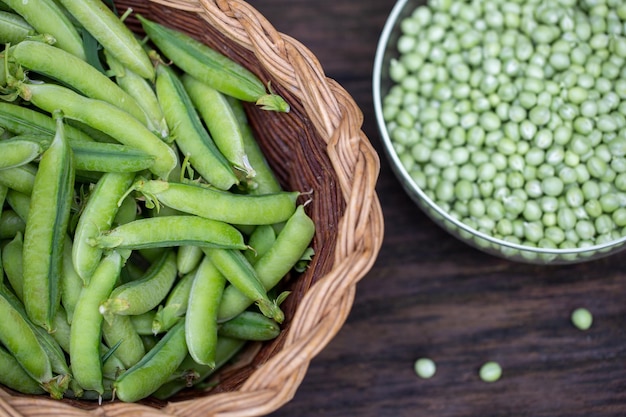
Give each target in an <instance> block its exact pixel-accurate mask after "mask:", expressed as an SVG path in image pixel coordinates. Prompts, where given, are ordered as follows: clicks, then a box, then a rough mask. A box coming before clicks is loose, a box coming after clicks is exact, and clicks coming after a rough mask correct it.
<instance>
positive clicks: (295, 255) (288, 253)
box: [218, 205, 315, 322]
mask: <svg viewBox="0 0 626 417" xmlns="http://www.w3.org/2000/svg"><path fill="white" fill-rule="evenodd" d="M314 233H315V223H314V222H313V221H312V220H311V218H310V217H309V216H308V215H307V214H306V212H305V211H304V206H302V205H300V206H298V208H297V209H296V212H295V213H294V214H293V216H291V218H290V219H289V220H287V222H286V223H285V226H284V228H283V229H282V230H281V232H280V233H279V234H278V236H277V237H276V242H275V243H274V245H273V246H272V247H271V248H270V249H269V250H268V251H267V253H266V254H265V255H263V256H261V257H260V258H259V259H258V260H257V261H256V263H255V264H254V270H255V271H256V275H257V277H258V279H259V281H260V282H261V283H262V284H263V287H264V288H265V289H266V290H267V291H269V290H270V289H272V288H274V287H275V286H276V285H277V284H278V283H279V282H280V280H281V279H282V278H283V277H284V276H285V275H287V273H288V272H289V271H290V270H291V269H292V268H293V267H294V265H295V264H296V263H297V262H298V261H299V260H300V258H301V257H302V254H303V253H304V252H305V251H306V250H307V248H308V247H309V244H310V242H311V240H312V239H313V235H314ZM253 302H254V301H253V300H252V299H251V298H250V297H248V296H246V295H244V293H242V292H241V291H239V290H238V289H237V288H236V287H235V286H229V287H227V288H226V289H225V290H224V295H223V296H222V304H221V305H220V312H219V315H218V321H220V322H223V321H226V320H229V319H231V318H233V317H235V316H237V315H238V314H240V313H241V312H243V311H244V310H246V309H247V308H248V306H250V305H251V304H252V303H253Z"/></svg>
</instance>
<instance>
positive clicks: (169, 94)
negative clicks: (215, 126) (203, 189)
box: [156, 65, 238, 190]
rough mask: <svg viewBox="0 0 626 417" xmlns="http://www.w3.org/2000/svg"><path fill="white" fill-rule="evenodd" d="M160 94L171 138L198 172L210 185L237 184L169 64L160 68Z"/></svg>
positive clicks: (157, 88) (229, 167)
mask: <svg viewBox="0 0 626 417" xmlns="http://www.w3.org/2000/svg"><path fill="white" fill-rule="evenodd" d="M156 92H157V97H158V99H159V102H160V103H161V107H162V108H163V112H164V114H165V119H166V121H167V124H168V126H170V128H171V131H170V135H171V138H172V139H173V140H174V141H175V143H176V145H177V146H178V148H179V149H180V151H181V152H182V153H183V154H184V155H185V156H186V157H187V158H189V162H190V163H191V165H192V166H193V168H194V170H196V171H197V172H198V174H199V175H200V176H201V177H202V178H204V179H205V180H206V181H207V182H208V183H210V184H212V185H213V186H215V187H217V188H220V189H222V190H228V189H229V188H231V187H232V186H233V185H234V184H237V183H238V179H237V176H236V175H235V173H234V171H233V170H232V168H231V166H230V164H229V162H228V160H227V159H226V158H225V157H224V155H222V154H221V153H220V152H219V150H218V149H217V147H216V146H215V143H214V142H213V139H212V138H211V136H210V135H209V133H208V132H207V130H206V128H205V127H204V126H203V125H202V121H201V120H200V117H199V116H198V114H197V112H196V110H195V109H194V107H193V104H192V103H191V99H190V98H189V95H188V94H187V92H186V91H185V88H184V87H183V85H182V82H181V81H180V79H179V78H178V76H177V75H176V74H175V73H174V71H173V70H172V69H171V68H169V67H167V66H165V65H159V66H158V67H157V79H156Z"/></svg>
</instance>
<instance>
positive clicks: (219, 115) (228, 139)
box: [181, 74, 255, 178]
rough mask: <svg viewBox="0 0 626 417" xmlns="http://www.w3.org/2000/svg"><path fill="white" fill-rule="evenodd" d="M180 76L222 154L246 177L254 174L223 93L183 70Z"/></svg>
mask: <svg viewBox="0 0 626 417" xmlns="http://www.w3.org/2000/svg"><path fill="white" fill-rule="evenodd" d="M181 80H182V82H183V86H184V87H185V90H186V91H187V94H189V98H191V101H192V103H193V104H194V106H195V107H196V109H197V110H198V113H199V114H200V117H201V118H202V120H203V121H204V123H205V125H206V127H207V129H208V130H209V133H210V135H211V137H212V138H213V141H214V142H215V145H216V146H217V148H218V149H219V150H220V152H221V153H222V155H224V156H225V157H226V159H228V161H229V162H230V163H231V165H233V166H234V167H235V168H236V169H238V170H240V171H241V172H243V173H244V174H245V176H246V177H247V178H251V177H254V175H255V172H254V168H252V166H251V165H250V162H249V160H248V155H247V154H246V151H245V147H244V143H243V136H242V133H241V129H240V126H239V121H238V120H237V117H236V116H235V114H234V112H233V109H232V107H231V106H230V104H229V103H228V100H227V98H226V96H225V95H224V94H222V93H220V92H219V91H217V90H215V89H214V88H211V87H210V86H208V85H207V84H205V83H203V82H200V81H198V80H197V79H196V78H194V77H192V76H190V75H189V74H183V75H182V76H181Z"/></svg>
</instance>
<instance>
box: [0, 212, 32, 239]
mask: <svg viewBox="0 0 626 417" xmlns="http://www.w3.org/2000/svg"><path fill="white" fill-rule="evenodd" d="M25 230H26V223H25V222H24V220H22V218H21V217H20V216H18V215H17V213H15V212H14V211H13V210H3V211H2V214H0V239H13V238H14V237H15V236H17V234H18V233H22V234H24V231H25Z"/></svg>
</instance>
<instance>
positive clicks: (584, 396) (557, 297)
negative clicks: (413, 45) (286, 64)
mask: <svg viewBox="0 0 626 417" xmlns="http://www.w3.org/2000/svg"><path fill="white" fill-rule="evenodd" d="M251 4H253V5H254V6H255V7H256V8H257V9H258V10H259V11H260V12H261V13H263V14H264V16H266V17H267V18H268V19H269V20H270V21H271V22H272V24H273V25H274V26H275V27H276V28H277V29H278V30H279V31H281V32H283V33H286V34H288V35H290V36H292V37H294V38H296V39H298V40H299V41H300V42H302V43H303V44H304V45H306V46H307V47H308V48H309V49H310V50H311V51H313V53H314V54H315V55H316V56H317V58H318V59H319V60H320V62H321V64H322V65H323V67H324V69H325V71H326V74H327V76H328V77H330V78H334V79H335V80H337V81H338V82H339V83H340V84H341V85H342V86H343V87H344V88H345V89H346V90H348V92H349V93H350V94H351V95H352V96H353V98H354V99H355V101H356V102H357V103H358V104H359V106H360V107H361V109H362V111H363V113H364V115H365V122H364V125H363V130H364V132H365V133H366V134H367V136H368V137H369V138H370V140H371V142H372V143H373V145H374V146H375V147H376V149H377V150H378V151H379V153H380V155H381V165H382V166H381V173H380V180H379V184H378V193H379V196H380V200H381V202H382V205H383V209H384V213H385V227H386V232H385V237H384V243H383V247H382V249H381V251H380V255H379V258H378V260H377V262H376V264H375V265H374V267H373V268H372V270H371V271H370V273H368V274H367V275H366V276H365V277H364V278H363V279H362V281H361V282H360V283H359V285H358V287H357V297H356V300H355V303H354V306H353V309H352V311H351V314H350V316H349V318H348V320H347V322H346V323H345V325H344V327H343V328H342V330H341V331H340V332H339V333H338V334H337V335H336V337H335V338H334V339H333V340H332V342H331V343H330V344H329V345H327V347H326V348H325V349H324V350H323V351H322V352H321V353H320V354H319V355H318V356H317V357H316V358H315V359H314V360H313V361H312V363H311V365H310V368H309V371H308V373H307V376H306V377H305V379H304V381H303V383H302V384H301V386H300V388H299V389H298V391H297V393H296V395H295V397H294V399H293V400H292V401H291V402H289V403H288V404H286V405H285V406H284V407H282V408H281V409H280V410H278V411H276V412H275V413H273V414H272V415H273V416H274V417H283V416H290V417H293V416H298V417H307V416H315V417H319V416H338V417H349V416H361V417H369V416H371V417H374V416H376V417H381V416H394V417H395V416H417V417H419V416H437V417H448V416H450V417H452V416H454V417H462V416H467V417H479V416H481V417H482V416H489V417H496V416H516V417H520V416H533V417H542V416H546V417H547V416H549V417H561V416H563V417H565V416H567V417H575V416H581V417H582V416H584V417H592V416H602V417H608V416H626V366H625V365H626V332H625V329H626V301H625V298H626V276H625V275H626V274H624V272H623V271H624V270H626V269H625V264H626V257H625V256H623V255H617V256H613V257H611V258H605V259H601V260H598V261H594V262H590V263H586V264H579V265H574V266H551V267H547V266H533V265H527V264H520V263H513V262H508V261H505V260H502V259H499V258H496V257H493V256H490V255H487V254H484V253H482V252H479V251H478V250H476V249H473V248H471V247H469V246H467V245H466V244H464V243H462V242H460V241H458V240H457V239H455V238H454V237H452V236H451V235H449V234H448V233H447V232H445V231H444V230H443V229H441V228H439V227H438V226H436V225H435V224H434V223H433V222H432V221H431V220H430V219H429V218H427V217H426V216H425V215H424V214H423V213H422V212H421V211H420V210H419V209H418V208H417V207H416V206H415V205H414V204H413V202H412V201H411V200H410V198H409V197H408V196H407V195H406V194H405V193H404V192H403V190H402V188H401V187H400V185H399V182H398V181H397V179H396V177H395V176H394V175H393V173H392V172H391V170H390V167H389V164H388V161H387V159H386V156H385V155H384V154H383V148H382V144H381V140H380V137H379V134H378V130H377V126H376V122H375V118H374V108H373V104H372V93H371V75H372V66H373V61H374V53H375V48H376V44H377V40H378V37H379V35H380V32H381V30H382V27H383V24H384V22H385V18H386V16H387V14H388V13H389V11H390V10H391V8H392V7H393V4H394V2H393V1H392V0H361V1H350V0H318V1H315V2H313V1H310V0H254V1H252V2H251ZM579 306H584V307H587V308H588V309H589V310H590V311H591V312H592V313H593V315H594V324H593V326H592V328H591V329H590V330H588V331H586V332H582V331H580V330H577V329H576V328H574V327H573V326H572V324H571V322H570V313H571V311H572V310H573V309H574V308H576V307H579ZM422 356H427V357H430V358H432V359H433V360H435V361H436V363H437V365H438V369H437V373H436V375H435V376H434V377H433V378H432V379H428V380H423V379H420V378H418V377H417V376H416V374H415V372H414V370H413V363H414V361H415V360H416V359H417V358H419V357H422ZM488 360H495V361H497V362H499V363H500V364H501V365H502V368H503V375H502V378H501V379H500V380H499V381H497V382H495V383H485V382H483V381H481V380H480V379H479V377H478V369H479V367H480V365H481V364H483V363H484V362H485V361H488Z"/></svg>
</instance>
